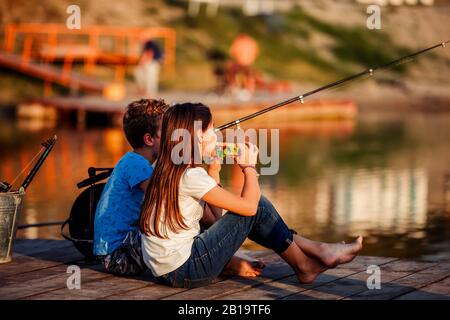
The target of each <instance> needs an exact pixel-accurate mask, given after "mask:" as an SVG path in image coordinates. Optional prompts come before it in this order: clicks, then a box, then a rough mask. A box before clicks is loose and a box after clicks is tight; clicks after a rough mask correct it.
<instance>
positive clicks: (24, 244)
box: [13, 239, 73, 256]
mask: <svg viewBox="0 0 450 320" xmlns="http://www.w3.org/2000/svg"><path fill="white" fill-rule="evenodd" d="M70 247H73V244H72V243H71V242H70V241H67V240H52V239H17V240H16V241H15V243H14V247H13V252H14V253H19V254H22V255H27V256H30V255H36V254H39V253H41V252H45V251H52V250H55V249H61V248H70Z"/></svg>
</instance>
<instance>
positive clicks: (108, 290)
mask: <svg viewBox="0 0 450 320" xmlns="http://www.w3.org/2000/svg"><path fill="white" fill-rule="evenodd" d="M14 252H15V253H14V255H13V261H12V262H10V263H7V264H2V265H0V299H26V300H30V299H31V300H38V299H69V300H74V299H88V300H91V299H107V300H111V299H116V300H120V299H131V300H137V299H152V300H153V299H165V300H167V299H176V300H189V299H196V300H197V299H219V300H228V299H237V300H240V299H244V300H259V299H263V300H272V299H283V300H284V299H287V300H311V299H351V300H357V299H378V300H391V299H400V300H404V299H437V300H450V262H420V261H411V260H403V259H397V258H386V257H368V256H359V257H357V258H356V259H355V260H354V261H352V262H351V263H348V264H345V265H341V266H339V267H337V268H335V269H330V270H328V271H327V272H325V273H323V274H322V275H320V276H319V277H318V278H317V279H316V281H315V282H314V283H313V284H309V285H303V284H299V283H298V282H297V280H296V277H295V276H294V274H293V271H292V269H291V268H290V267H289V266H288V265H287V264H286V263H285V262H283V261H282V260H281V259H280V258H279V257H278V256H277V255H276V254H274V253H273V252H271V251H244V252H245V253H246V254H247V255H249V256H251V257H253V258H257V259H260V260H262V261H264V262H265V263H266V268H265V269H264V272H263V274H262V276H261V277H258V278H253V279H244V278H238V277H226V278H219V279H217V281H216V282H215V283H213V284H211V285H209V286H206V287H201V288H195V289H183V288H171V287H167V286H164V285H161V284H159V283H157V281H155V279H154V278H153V277H152V276H151V275H150V274H149V273H148V272H147V273H145V274H143V275H141V276H139V277H127V278H126V277H117V276H113V275H110V274H107V273H104V272H103V271H102V267H101V265H99V264H94V263H88V262H85V261H84V260H83V257H82V255H81V254H80V253H79V252H78V251H77V250H76V249H75V248H74V246H73V245H72V243H70V242H68V241H65V240H44V239H40V240H17V241H16V243H15V247H14ZM69 265H77V266H79V267H80V269H81V288H80V289H72V290H70V289H68V288H67V279H68V278H69V277H70V275H71V274H70V273H67V268H68V266H69ZM370 265H376V266H378V267H379V268H380V270H381V289H379V290H378V289H372V290H370V289H368V287H367V279H368V277H369V276H370V274H368V273H367V267H368V266H370Z"/></svg>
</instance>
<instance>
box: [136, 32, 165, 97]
mask: <svg viewBox="0 0 450 320" xmlns="http://www.w3.org/2000/svg"><path fill="white" fill-rule="evenodd" d="M162 60H163V54H162V51H161V49H160V48H159V46H158V44H157V43H156V42H154V41H153V40H148V39H147V40H146V41H145V42H144V45H143V50H142V54H141V57H140V58H139V62H138V65H137V67H136V69H135V72H134V76H135V78H136V83H137V85H138V89H139V94H141V95H144V96H145V97H147V98H148V97H154V96H155V95H156V94H157V93H158V81H159V71H160V69H161V63H162Z"/></svg>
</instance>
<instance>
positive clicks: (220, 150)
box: [216, 143, 241, 159]
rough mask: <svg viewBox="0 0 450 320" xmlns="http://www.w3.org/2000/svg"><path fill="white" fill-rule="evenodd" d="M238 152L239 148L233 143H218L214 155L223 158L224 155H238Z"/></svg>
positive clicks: (239, 151)
mask: <svg viewBox="0 0 450 320" xmlns="http://www.w3.org/2000/svg"><path fill="white" fill-rule="evenodd" d="M240 153H241V150H240V149H239V147H238V146H237V145H236V144H234V143H228V144H218V145H217V146H216V155H217V157H219V158H220V159H223V158H226V157H233V156H238V155H240Z"/></svg>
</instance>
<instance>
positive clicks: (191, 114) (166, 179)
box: [139, 103, 212, 238]
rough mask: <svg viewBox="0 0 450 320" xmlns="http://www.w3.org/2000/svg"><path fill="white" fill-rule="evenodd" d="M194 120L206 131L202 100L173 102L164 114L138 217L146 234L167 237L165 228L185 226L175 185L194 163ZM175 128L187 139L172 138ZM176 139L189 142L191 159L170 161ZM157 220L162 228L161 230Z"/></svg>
mask: <svg viewBox="0 0 450 320" xmlns="http://www.w3.org/2000/svg"><path fill="white" fill-rule="evenodd" d="M195 121H201V129H202V131H203V132H204V131H206V129H207V128H208V126H209V125H210V124H211V123H212V116H211V112H210V110H209V108H208V107H207V106H205V105H203V104H201V103H182V104H176V105H174V106H172V107H171V108H169V109H168V110H167V111H166V113H165V114H164V116H163V120H162V128H161V141H160V151H159V155H158V158H157V159H156V165H155V169H154V171H153V174H152V176H151V178H150V181H149V185H148V188H147V191H146V193H145V199H144V204H143V206H142V211H141V216H140V220H139V226H140V230H141V232H142V233H144V234H146V235H153V236H157V237H159V238H167V237H168V230H170V231H171V232H175V233H178V232H179V231H180V230H181V229H185V230H186V229H187V225H186V224H185V222H184V220H183V216H182V215H181V212H180V208H179V203H178V188H179V183H180V180H181V177H182V175H183V173H184V172H185V171H186V169H187V168H188V167H189V166H191V167H195V166H196V165H195V161H194V154H195V152H196V150H195V134H196V133H195V132H194V131H195V130H194V129H195V128H194V122H195ZM177 129H184V130H186V131H187V132H189V133H190V141H183V137H177V138H176V139H173V137H172V133H173V132H175V130H177ZM179 143H183V144H185V145H187V146H188V147H187V148H185V149H183V151H186V150H188V152H189V151H190V160H191V161H188V162H182V163H175V162H174V161H172V150H173V148H174V147H175V146H176V145H177V144H179ZM160 221H161V222H162V224H161V225H162V229H163V230H160V225H159V222H160Z"/></svg>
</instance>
